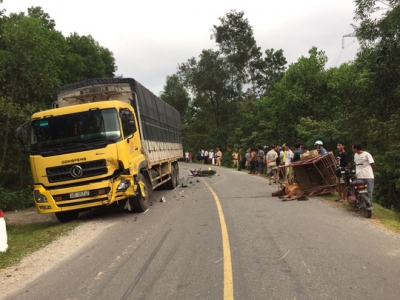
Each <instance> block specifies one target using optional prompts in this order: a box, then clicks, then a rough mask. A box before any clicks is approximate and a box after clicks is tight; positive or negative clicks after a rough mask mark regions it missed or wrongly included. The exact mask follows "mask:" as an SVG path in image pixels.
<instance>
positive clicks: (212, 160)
mask: <svg viewBox="0 0 400 300" xmlns="http://www.w3.org/2000/svg"><path fill="white" fill-rule="evenodd" d="M208 158H209V159H210V160H209V161H210V164H212V165H214V164H215V160H214V150H213V149H211V150H210V152H208Z"/></svg>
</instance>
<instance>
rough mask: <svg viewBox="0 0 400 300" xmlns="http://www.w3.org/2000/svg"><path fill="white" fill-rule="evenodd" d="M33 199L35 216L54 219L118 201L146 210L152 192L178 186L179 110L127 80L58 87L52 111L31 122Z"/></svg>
mask: <svg viewBox="0 0 400 300" xmlns="http://www.w3.org/2000/svg"><path fill="white" fill-rule="evenodd" d="M17 132H18V134H17V135H18V137H19V139H20V141H21V143H22V145H23V147H24V148H26V146H27V145H28V144H29V145H30V150H29V151H30V163H31V169H32V174H33V182H34V191H33V197H34V201H35V205H36V208H37V211H38V213H55V214H56V216H57V218H58V219H59V220H60V222H67V221H70V220H73V219H76V218H77V217H78V214H79V212H81V211H84V210H87V209H90V208H93V207H98V206H108V205H110V204H112V203H115V202H121V203H122V204H124V206H125V208H126V209H128V210H132V211H146V210H147V208H148V206H149V202H150V198H151V194H152V191H153V189H155V188H157V187H159V186H161V187H166V188H170V189H172V188H175V187H176V186H177V185H178V184H179V182H178V181H179V166H178V159H179V158H181V157H182V154H183V151H182V142H181V122H180V116H179V112H178V111H177V110H175V109H174V108H172V107H171V106H169V105H168V104H167V103H165V102H164V101H162V100H161V99H159V98H157V97H156V96H155V95H154V94H152V93H151V92H150V91H149V90H147V89H146V88H144V87H143V86H142V85H140V83H138V82H137V81H135V80H134V79H131V78H124V79H121V78H100V79H99V78H97V79H90V80H86V81H82V82H78V83H75V84H72V85H69V86H65V87H61V88H59V89H58V90H56V91H55V93H54V103H53V109H50V110H46V111H41V112H38V113H35V114H34V115H33V116H32V118H31V128H30V141H29V142H28V141H26V138H25V131H24V130H22V129H21V128H19V129H18V130H17Z"/></svg>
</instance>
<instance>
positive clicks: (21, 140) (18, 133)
mask: <svg viewBox="0 0 400 300" xmlns="http://www.w3.org/2000/svg"><path fill="white" fill-rule="evenodd" d="M15 136H16V137H17V138H18V140H19V143H20V144H21V147H22V152H23V153H26V152H27V150H26V145H27V143H26V137H25V129H24V127H23V125H21V126H19V127H18V128H17V129H16V130H15Z"/></svg>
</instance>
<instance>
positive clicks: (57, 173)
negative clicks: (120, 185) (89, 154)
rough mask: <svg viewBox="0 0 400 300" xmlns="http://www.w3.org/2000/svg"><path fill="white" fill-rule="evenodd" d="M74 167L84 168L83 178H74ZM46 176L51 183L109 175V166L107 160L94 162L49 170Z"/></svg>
mask: <svg viewBox="0 0 400 300" xmlns="http://www.w3.org/2000/svg"><path fill="white" fill-rule="evenodd" d="M73 166H79V167H81V168H82V175H81V176H79V177H74V176H72V172H71V168H72V167H73ZM46 174H47V178H48V179H49V182H50V183H54V182H60V181H67V180H74V179H81V178H86V177H92V176H97V175H102V174H107V164H106V160H105V159H101V160H94V161H89V162H84V163H78V164H72V165H64V166H59V167H53V168H47V169H46Z"/></svg>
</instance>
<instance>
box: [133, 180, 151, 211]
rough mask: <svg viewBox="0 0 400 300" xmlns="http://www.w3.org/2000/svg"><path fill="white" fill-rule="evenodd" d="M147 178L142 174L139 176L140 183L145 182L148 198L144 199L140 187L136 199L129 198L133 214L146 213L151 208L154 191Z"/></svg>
mask: <svg viewBox="0 0 400 300" xmlns="http://www.w3.org/2000/svg"><path fill="white" fill-rule="evenodd" d="M146 178H148V177H147V176H143V175H142V174H140V173H139V174H138V175H137V180H138V181H143V182H144V183H145V187H144V189H145V194H146V197H143V195H142V191H141V190H140V189H141V187H140V186H139V191H138V194H137V195H136V196H135V197H131V198H129V202H130V205H131V208H132V210H131V211H132V212H145V211H146V210H147V209H148V208H149V203H150V197H151V194H152V191H153V189H152V188H151V184H150V180H146Z"/></svg>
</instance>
